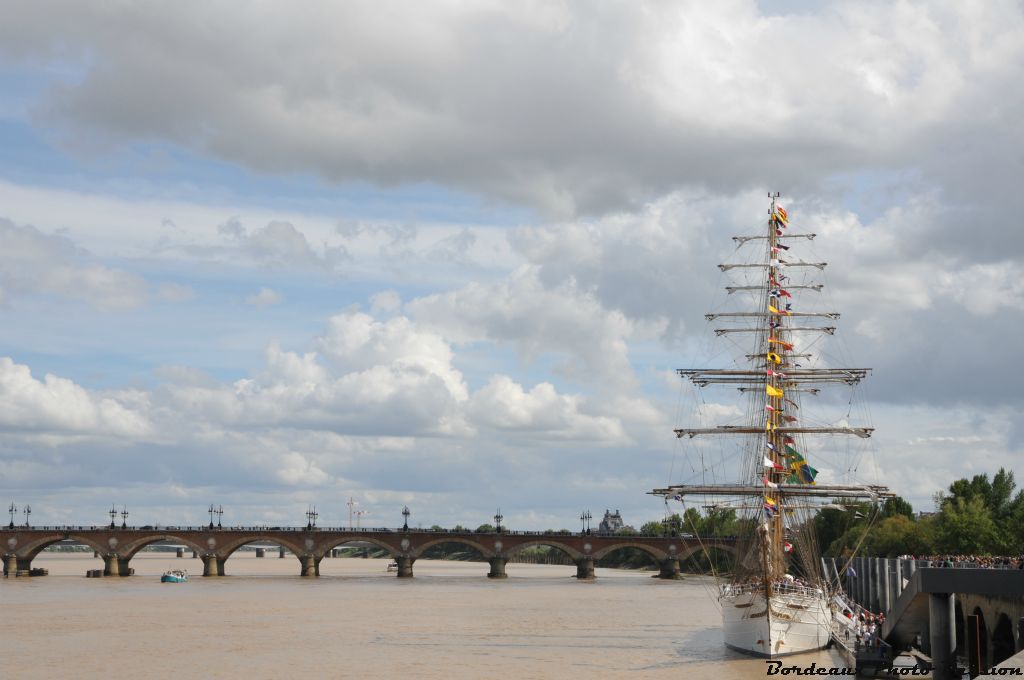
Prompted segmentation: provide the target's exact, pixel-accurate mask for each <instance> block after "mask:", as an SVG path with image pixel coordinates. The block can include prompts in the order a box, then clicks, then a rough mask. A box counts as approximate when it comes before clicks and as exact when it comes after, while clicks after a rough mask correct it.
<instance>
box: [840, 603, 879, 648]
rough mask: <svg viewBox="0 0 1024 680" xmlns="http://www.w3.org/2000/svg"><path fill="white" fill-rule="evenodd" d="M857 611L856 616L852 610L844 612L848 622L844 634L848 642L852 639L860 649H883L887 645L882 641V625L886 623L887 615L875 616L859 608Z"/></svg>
mask: <svg viewBox="0 0 1024 680" xmlns="http://www.w3.org/2000/svg"><path fill="white" fill-rule="evenodd" d="M857 610H858V611H857V613H856V614H854V612H853V611H852V610H850V609H846V610H844V611H843V616H845V617H846V620H847V625H846V626H844V632H843V636H844V637H845V638H846V641H847V642H849V641H850V638H851V637H852V638H853V639H854V642H855V643H856V646H857V647H858V648H860V647H862V646H867V647H869V648H870V647H874V648H876V649H879V648H881V647H882V645H883V644H885V643H883V641H882V624H883V623H885V614H874V613H872V612H869V611H867V610H865V609H862V608H860V607H857Z"/></svg>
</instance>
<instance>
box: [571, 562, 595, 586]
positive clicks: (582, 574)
mask: <svg viewBox="0 0 1024 680" xmlns="http://www.w3.org/2000/svg"><path fill="white" fill-rule="evenodd" d="M576 578H578V579H579V580H581V581H593V580H594V578H596V577H595V576H594V558H593V557H581V558H579V559H578V560H576Z"/></svg>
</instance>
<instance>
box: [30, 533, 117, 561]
mask: <svg viewBox="0 0 1024 680" xmlns="http://www.w3.org/2000/svg"><path fill="white" fill-rule="evenodd" d="M68 540H71V541H78V542H79V543H84V544H85V545H87V546H89V547H90V548H92V549H93V550H95V551H96V552H98V553H100V554H101V555H102V554H105V553H107V552H110V546H107V545H103V544H102V543H99V542H98V541H96V540H95V539H93V538H92V537H91V536H84V535H81V534H76V533H74V532H68V533H60V534H57V533H54V534H49V535H47V536H40V537H38V538H36V539H35V540H33V541H30V542H28V543H26V544H25V545H20V546H18V547H17V549H16V550H15V551H14V554H15V555H17V556H18V557H19V558H21V559H27V560H33V559H35V557H36V555H38V554H39V553H41V552H42V551H43V550H45V549H46V548H47V547H49V546H51V545H54V544H55V543H60V542H61V541H68Z"/></svg>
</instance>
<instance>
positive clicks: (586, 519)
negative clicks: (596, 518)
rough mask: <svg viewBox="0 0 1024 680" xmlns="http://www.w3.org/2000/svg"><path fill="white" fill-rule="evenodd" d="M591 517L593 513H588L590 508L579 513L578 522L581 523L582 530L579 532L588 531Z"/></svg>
mask: <svg viewBox="0 0 1024 680" xmlns="http://www.w3.org/2000/svg"><path fill="white" fill-rule="evenodd" d="M592 518H593V515H591V514H590V510H584V511H583V512H581V513H580V522H581V523H582V524H583V530H582V531H581V532H580V533H584V534H589V533H590V520H591V519H592Z"/></svg>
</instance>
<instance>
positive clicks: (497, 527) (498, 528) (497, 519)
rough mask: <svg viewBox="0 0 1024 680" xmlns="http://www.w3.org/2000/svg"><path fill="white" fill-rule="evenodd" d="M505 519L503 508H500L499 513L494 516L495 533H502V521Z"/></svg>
mask: <svg viewBox="0 0 1024 680" xmlns="http://www.w3.org/2000/svg"><path fill="white" fill-rule="evenodd" d="M503 519H505V516H504V515H502V514H501V508H498V512H497V513H495V515H494V531H495V532H496V533H499V534H500V533H501V520H503Z"/></svg>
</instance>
